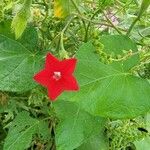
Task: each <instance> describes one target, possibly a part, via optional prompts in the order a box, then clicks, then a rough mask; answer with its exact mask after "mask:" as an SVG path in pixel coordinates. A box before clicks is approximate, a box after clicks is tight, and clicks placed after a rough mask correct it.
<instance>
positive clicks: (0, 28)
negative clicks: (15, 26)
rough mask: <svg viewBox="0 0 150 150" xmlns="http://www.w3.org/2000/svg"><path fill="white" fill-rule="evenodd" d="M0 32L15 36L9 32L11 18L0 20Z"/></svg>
mask: <svg viewBox="0 0 150 150" xmlns="http://www.w3.org/2000/svg"><path fill="white" fill-rule="evenodd" d="M0 34H2V35H5V36H7V37H9V38H12V39H14V38H15V36H14V35H13V34H12V32H11V20H5V21H2V22H0Z"/></svg>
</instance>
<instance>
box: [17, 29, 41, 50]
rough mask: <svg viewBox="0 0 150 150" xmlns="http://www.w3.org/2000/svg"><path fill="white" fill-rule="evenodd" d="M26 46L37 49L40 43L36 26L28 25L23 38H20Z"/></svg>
mask: <svg viewBox="0 0 150 150" xmlns="http://www.w3.org/2000/svg"><path fill="white" fill-rule="evenodd" d="M18 42H20V43H21V44H22V45H23V46H24V47H25V48H27V49H28V50H30V51H32V52H35V51H37V45H38V33H37V30H36V29H35V28H34V27H27V28H26V30H25V31H24V33H23V34H22V36H21V38H20V39H18Z"/></svg>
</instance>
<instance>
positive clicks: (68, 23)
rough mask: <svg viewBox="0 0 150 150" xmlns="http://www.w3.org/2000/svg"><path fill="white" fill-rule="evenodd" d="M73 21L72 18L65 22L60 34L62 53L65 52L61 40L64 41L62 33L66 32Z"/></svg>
mask: <svg viewBox="0 0 150 150" xmlns="http://www.w3.org/2000/svg"><path fill="white" fill-rule="evenodd" d="M73 19H74V18H73V17H71V18H70V19H69V21H68V22H67V24H66V25H65V27H64V28H63V30H62V31H61V33H60V46H61V50H63V51H65V48H64V42H63V40H64V33H65V31H66V30H67V28H68V27H69V25H70V23H71V22H72V20H73Z"/></svg>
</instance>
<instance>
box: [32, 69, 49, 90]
mask: <svg viewBox="0 0 150 150" xmlns="http://www.w3.org/2000/svg"><path fill="white" fill-rule="evenodd" d="M33 78H34V80H35V81H36V82H38V83H40V84H41V85H43V86H45V87H47V86H48V84H49V82H50V75H49V74H48V72H47V71H46V70H42V71H40V72H38V73H37V74H36V75H35V76H34V77H33Z"/></svg>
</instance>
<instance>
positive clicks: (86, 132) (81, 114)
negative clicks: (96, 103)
mask: <svg viewBox="0 0 150 150" xmlns="http://www.w3.org/2000/svg"><path fill="white" fill-rule="evenodd" d="M54 107H55V110H56V114H57V116H58V118H59V119H60V122H59V123H58V126H57V128H56V146H57V150H64V149H65V150H73V149H75V148H77V147H79V146H80V145H81V144H82V143H84V142H86V140H88V138H90V137H91V136H93V135H96V134H97V133H98V132H99V131H100V130H101V129H103V127H104V119H102V118H100V117H93V116H92V115H90V114H88V113H87V112H85V111H83V110H82V109H81V108H80V107H78V105H76V104H75V103H73V102H65V101H62V102H61V101H60V102H59V101H58V102H56V103H55V104H54Z"/></svg>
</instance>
